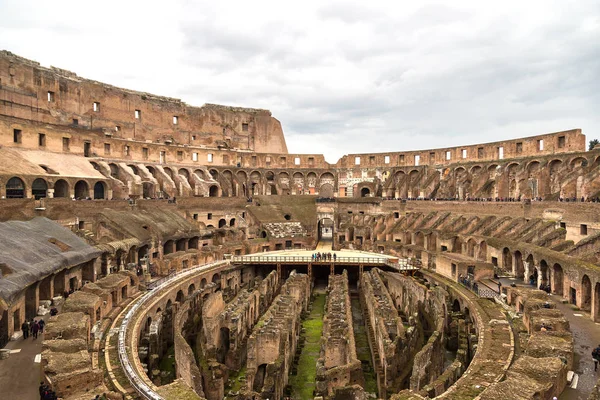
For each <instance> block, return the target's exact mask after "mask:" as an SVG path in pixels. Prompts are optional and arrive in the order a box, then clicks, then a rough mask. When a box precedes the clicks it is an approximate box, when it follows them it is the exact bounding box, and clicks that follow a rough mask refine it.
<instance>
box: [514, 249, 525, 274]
mask: <svg viewBox="0 0 600 400" xmlns="http://www.w3.org/2000/svg"><path fill="white" fill-rule="evenodd" d="M515 277H516V278H518V279H523V278H524V277H525V266H524V265H523V255H522V254H521V252H520V251H518V250H517V251H515Z"/></svg>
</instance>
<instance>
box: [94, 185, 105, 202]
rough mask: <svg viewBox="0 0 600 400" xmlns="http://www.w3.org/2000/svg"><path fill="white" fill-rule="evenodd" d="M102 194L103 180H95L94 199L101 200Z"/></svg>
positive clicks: (103, 194) (103, 193)
mask: <svg viewBox="0 0 600 400" xmlns="http://www.w3.org/2000/svg"><path fill="white" fill-rule="evenodd" d="M104 196H105V191H104V182H96V184H95V185H94V200H103V199H104Z"/></svg>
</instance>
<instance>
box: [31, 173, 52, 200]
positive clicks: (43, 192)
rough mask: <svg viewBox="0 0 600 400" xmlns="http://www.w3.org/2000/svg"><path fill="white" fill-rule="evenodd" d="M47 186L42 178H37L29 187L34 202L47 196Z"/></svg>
mask: <svg viewBox="0 0 600 400" xmlns="http://www.w3.org/2000/svg"><path fill="white" fill-rule="evenodd" d="M47 193H48V184H47V183H46V181H45V180H43V179H42V178H37V179H36V180H35V181H33V184H32V185H31V194H32V195H33V197H34V198H35V199H36V200H39V199H42V198H44V197H46V196H47Z"/></svg>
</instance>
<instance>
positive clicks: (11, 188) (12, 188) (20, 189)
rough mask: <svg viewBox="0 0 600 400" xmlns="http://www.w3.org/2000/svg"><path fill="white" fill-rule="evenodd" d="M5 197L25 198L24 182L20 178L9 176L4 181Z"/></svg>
mask: <svg viewBox="0 0 600 400" xmlns="http://www.w3.org/2000/svg"><path fill="white" fill-rule="evenodd" d="M6 198H7V199H24V198H25V183H24V182H23V180H22V179H21V178H17V177H16V176H15V177H13V178H10V179H9V180H8V182H6Z"/></svg>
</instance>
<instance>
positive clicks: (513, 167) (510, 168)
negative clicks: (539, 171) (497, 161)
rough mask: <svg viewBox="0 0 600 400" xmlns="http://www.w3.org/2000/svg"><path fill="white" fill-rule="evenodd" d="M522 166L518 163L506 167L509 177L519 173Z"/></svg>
mask: <svg viewBox="0 0 600 400" xmlns="http://www.w3.org/2000/svg"><path fill="white" fill-rule="evenodd" d="M520 166H521V165H520V164H519V163H517V162H511V163H510V164H508V165H507V166H506V173H507V174H508V175H514V174H516V173H517V169H519V167H520Z"/></svg>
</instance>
